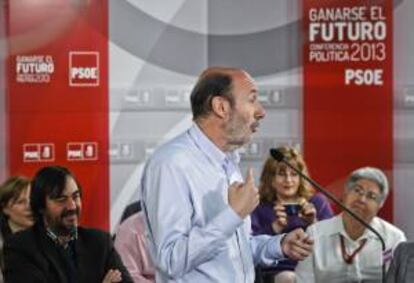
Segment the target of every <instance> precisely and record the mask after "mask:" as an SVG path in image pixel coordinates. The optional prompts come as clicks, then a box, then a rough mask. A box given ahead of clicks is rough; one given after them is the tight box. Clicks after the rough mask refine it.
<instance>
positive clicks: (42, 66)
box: [7, 0, 109, 230]
mask: <svg viewBox="0 0 414 283" xmlns="http://www.w3.org/2000/svg"><path fill="white" fill-rule="evenodd" d="M107 6H108V3H107V1H101V0H91V1H66V0H43V1H17V0H16V1H9V2H8V6H7V14H8V38H9V51H10V54H11V56H10V57H9V58H8V62H7V63H8V90H7V98H8V117H9V119H8V134H7V136H8V137H9V140H8V145H9V158H8V163H9V168H10V173H11V175H15V174H24V175H27V176H33V174H34V173H35V171H36V170H38V169H39V168H40V167H43V166H47V165H54V164H59V165H63V166H66V167H68V168H69V169H70V170H71V171H72V172H73V173H74V174H75V176H76V177H77V178H78V179H79V181H80V184H81V185H82V187H83V193H84V194H83V213H82V224H84V225H87V226H93V227H98V228H102V229H106V230H108V228H109V163H108V139H109V138H108V83H107V82H108V74H107V73H108V36H107V35H108V7H107Z"/></svg>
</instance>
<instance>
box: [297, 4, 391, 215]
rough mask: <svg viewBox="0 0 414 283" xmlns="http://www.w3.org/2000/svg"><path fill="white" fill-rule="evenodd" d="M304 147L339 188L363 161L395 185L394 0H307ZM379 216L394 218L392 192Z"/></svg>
mask: <svg viewBox="0 0 414 283" xmlns="http://www.w3.org/2000/svg"><path fill="white" fill-rule="evenodd" d="M303 28H304V30H303V31H304V47H303V60H304V63H303V67H304V151H305V155H306V160H307V162H308V164H309V168H310V171H311V173H312V176H313V177H315V178H316V180H318V181H320V182H321V183H322V184H324V185H326V186H327V187H328V188H329V189H330V190H331V191H333V192H335V193H337V194H339V193H340V192H342V190H343V182H344V180H345V178H346V177H347V175H348V174H349V173H350V172H351V171H352V170H354V169H356V168H359V167H361V166H375V167H379V168H381V169H383V170H384V171H385V172H386V173H387V175H388V177H389V178H390V184H392V166H393V124H392V123H393V115H392V114H393V113H392V109H393V92H392V90H393V89H392V86H393V84H392V40H393V36H392V1H391V0H373V1H362V0H361V1H355V0H304V1H303ZM381 215H382V216H383V217H385V218H386V219H388V220H392V197H390V198H389V199H388V201H387V203H386V205H385V207H384V208H383V209H382V212H381Z"/></svg>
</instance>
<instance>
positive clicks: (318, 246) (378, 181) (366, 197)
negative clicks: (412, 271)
mask: <svg viewBox="0 0 414 283" xmlns="http://www.w3.org/2000/svg"><path fill="white" fill-rule="evenodd" d="M388 193H389V186H388V181H387V177H386V176H385V174H384V173H383V172H382V171H381V170H379V169H377V168H373V167H363V168H359V169H357V170H355V171H353V172H352V173H351V174H350V176H349V177H348V179H347V181H346V183H345V186H344V191H343V195H342V199H343V204H344V205H345V206H346V207H348V208H349V209H350V210H351V211H352V212H353V213H354V214H357V215H358V216H359V217H360V218H362V219H363V220H364V221H365V222H366V223H369V224H370V225H371V227H372V228H374V229H375V230H376V231H378V233H379V234H380V235H381V236H382V238H383V239H384V242H385V251H384V252H383V251H382V245H381V242H380V240H379V239H378V237H377V236H376V235H375V234H374V233H373V232H372V231H370V230H368V229H367V228H366V227H365V226H364V225H362V224H361V223H360V222H359V221H357V220H356V219H355V218H354V217H352V216H351V215H350V214H348V213H347V212H342V213H341V214H339V215H337V216H335V217H333V218H331V219H328V220H325V221H320V222H317V223H315V224H313V225H311V226H310V227H309V228H308V230H307V233H308V234H309V235H310V236H311V237H312V238H313V239H314V241H315V242H314V245H313V253H312V255H310V256H309V257H307V258H306V259H304V260H303V261H301V262H299V264H298V265H297V267H296V270H295V271H296V282H297V283H319V282H335V283H349V282H365V283H368V282H371V283H374V282H375V283H377V282H381V279H382V265H383V264H385V267H386V268H387V266H388V265H389V263H390V260H391V257H392V254H393V251H394V249H395V247H396V246H397V245H398V244H399V243H400V242H402V241H405V240H406V237H405V234H404V232H403V231H401V230H400V229H398V228H397V227H395V226H394V225H392V224H390V223H388V222H387V221H385V220H383V219H381V218H380V217H377V214H378V212H379V210H380V209H381V207H382V206H383V205H384V203H385V201H386V199H387V196H388ZM406 260H407V259H406ZM390 276H391V275H390ZM391 282H393V281H391ZM396 282H407V281H396ZM409 282H413V281H409Z"/></svg>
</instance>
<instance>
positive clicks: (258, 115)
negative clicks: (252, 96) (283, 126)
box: [256, 102, 266, 119]
mask: <svg viewBox="0 0 414 283" xmlns="http://www.w3.org/2000/svg"><path fill="white" fill-rule="evenodd" d="M265 116H266V111H265V109H264V108H263V106H262V104H261V103H260V102H257V109H256V118H257V119H263V118H264V117H265Z"/></svg>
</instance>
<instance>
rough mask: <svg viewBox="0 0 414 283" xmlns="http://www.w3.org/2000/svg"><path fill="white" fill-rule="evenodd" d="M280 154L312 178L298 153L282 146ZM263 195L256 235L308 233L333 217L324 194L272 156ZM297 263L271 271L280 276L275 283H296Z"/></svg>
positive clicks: (255, 221)
mask: <svg viewBox="0 0 414 283" xmlns="http://www.w3.org/2000/svg"><path fill="white" fill-rule="evenodd" d="M278 151H280V152H281V153H282V154H283V156H284V157H285V159H286V160H287V161H288V162H289V163H290V164H292V165H293V166H295V167H296V168H298V169H299V170H300V171H301V172H302V173H303V174H305V175H309V173H308V169H307V166H306V163H305V161H304V159H303V157H302V155H301V154H300V153H299V152H298V151H297V150H295V149H294V148H291V147H279V148H278ZM259 194H260V204H259V206H258V207H256V209H255V210H254V211H253V213H252V215H251V219H252V230H253V234H254V235H260V234H266V235H277V234H284V233H289V232H290V231H292V230H294V229H296V228H302V229H304V230H305V229H306V228H307V227H308V226H309V225H311V224H313V223H315V222H317V221H319V220H323V219H328V218H331V217H332V216H333V212H332V208H331V206H330V204H329V202H328V201H327V199H326V198H325V197H324V196H323V195H321V194H315V192H314V190H313V189H312V187H311V186H310V184H309V183H308V182H307V181H306V180H304V179H303V178H302V177H301V176H299V174H298V173H296V172H295V171H294V170H292V169H291V168H289V167H288V166H287V165H286V164H284V163H283V162H278V161H277V160H275V159H274V158H272V157H269V158H268V159H267V160H266V162H265V164H264V166H263V170H262V174H261V176H260V186H259ZM288 204H290V206H288ZM296 264H297V262H296V261H293V260H284V261H281V262H279V264H278V265H277V266H275V267H273V268H270V269H269V270H267V271H270V273H271V274H272V273H277V275H276V276H275V278H274V282H277V283H287V282H294V279H295V275H294V273H293V272H292V270H293V269H294V268H295V266H296ZM268 273H269V272H268ZM272 281H273V280H272Z"/></svg>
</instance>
